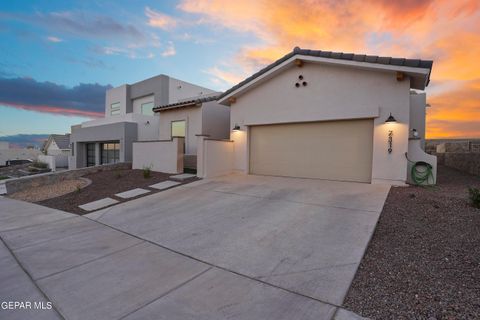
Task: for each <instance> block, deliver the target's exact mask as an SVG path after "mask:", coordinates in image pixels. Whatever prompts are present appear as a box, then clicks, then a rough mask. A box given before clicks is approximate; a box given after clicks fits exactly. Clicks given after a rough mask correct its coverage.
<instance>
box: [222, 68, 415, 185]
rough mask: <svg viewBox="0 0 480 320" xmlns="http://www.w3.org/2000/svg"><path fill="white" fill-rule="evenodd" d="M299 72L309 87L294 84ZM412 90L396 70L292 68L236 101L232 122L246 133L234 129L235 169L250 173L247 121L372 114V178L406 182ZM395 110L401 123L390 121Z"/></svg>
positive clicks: (299, 120) (357, 117)
mask: <svg viewBox="0 0 480 320" xmlns="http://www.w3.org/2000/svg"><path fill="white" fill-rule="evenodd" d="M299 75H302V76H303V78H304V79H303V80H302V81H306V82H307V83H308V85H307V86H300V87H299V88H296V87H295V83H296V82H297V81H298V76H299ZM409 90H410V84H409V80H408V78H407V79H406V80H404V81H400V82H399V81H397V80H396V76H395V73H394V72H383V71H369V70H362V69H357V68H352V67H345V66H333V65H322V64H314V63H305V64H304V65H303V67H301V68H298V67H295V66H293V67H291V68H289V69H287V70H285V71H283V72H282V73H280V74H277V75H276V76H275V77H273V78H271V79H270V80H268V81H266V82H264V83H262V84H260V85H258V86H257V87H255V88H253V89H251V90H250V91H247V92H246V93H245V94H243V95H241V96H239V97H237V101H236V103H234V104H232V106H231V120H230V126H231V127H233V126H234V125H235V124H238V125H240V126H241V131H239V132H232V133H231V139H232V140H234V141H235V147H234V167H235V169H237V170H241V171H243V172H245V173H248V171H249V168H248V125H254V124H269V123H288V122H304V121H322V120H335V119H361V118H373V119H374V134H373V157H372V158H373V160H372V182H387V183H399V184H401V183H403V182H404V181H405V180H406V171H407V161H406V159H405V152H407V150H408V129H409V125H408V124H409V120H410V119H409V112H410V108H409V106H410V95H409ZM390 112H391V113H392V115H393V116H394V117H395V118H396V119H397V121H398V123H396V124H385V119H386V118H387V117H388V115H389V113H390ZM389 130H392V131H393V133H394V136H393V152H392V153H391V154H389V153H388V151H387V148H388V147H387V139H388V136H387V135H388V131H389ZM325 151H326V152H328V150H325ZM299 156H302V155H299Z"/></svg>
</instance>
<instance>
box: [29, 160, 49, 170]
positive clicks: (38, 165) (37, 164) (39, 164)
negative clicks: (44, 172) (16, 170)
mask: <svg viewBox="0 0 480 320" xmlns="http://www.w3.org/2000/svg"><path fill="white" fill-rule="evenodd" d="M32 166H33V167H35V168H39V169H47V168H48V164H47V163H46V162H42V161H38V160H35V161H33V162H32Z"/></svg>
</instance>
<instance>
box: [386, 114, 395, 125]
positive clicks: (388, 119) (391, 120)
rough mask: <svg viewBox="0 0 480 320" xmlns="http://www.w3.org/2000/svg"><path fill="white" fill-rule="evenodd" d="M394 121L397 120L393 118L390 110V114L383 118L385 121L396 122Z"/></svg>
mask: <svg viewBox="0 0 480 320" xmlns="http://www.w3.org/2000/svg"><path fill="white" fill-rule="evenodd" d="M396 122H397V119H395V118H394V117H393V116H392V113H391V112H390V115H389V116H388V118H387V120H385V123H396Z"/></svg>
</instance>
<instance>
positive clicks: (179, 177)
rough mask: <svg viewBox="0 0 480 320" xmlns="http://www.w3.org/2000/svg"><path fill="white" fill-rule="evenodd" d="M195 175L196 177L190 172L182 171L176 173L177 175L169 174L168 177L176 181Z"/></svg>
mask: <svg viewBox="0 0 480 320" xmlns="http://www.w3.org/2000/svg"><path fill="white" fill-rule="evenodd" d="M195 177H196V175H194V174H191V173H182V174H177V175H174V176H170V177H169V179H171V180H177V181H183V180H187V179H190V178H195Z"/></svg>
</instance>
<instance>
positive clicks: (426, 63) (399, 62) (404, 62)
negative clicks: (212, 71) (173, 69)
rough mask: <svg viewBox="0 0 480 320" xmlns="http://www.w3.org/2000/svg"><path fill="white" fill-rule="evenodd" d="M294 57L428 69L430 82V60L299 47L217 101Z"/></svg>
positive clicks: (431, 63) (229, 90)
mask: <svg viewBox="0 0 480 320" xmlns="http://www.w3.org/2000/svg"><path fill="white" fill-rule="evenodd" d="M296 55H302V56H310V57H318V58H327V59H337V60H350V61H354V62H365V63H373V64H380V65H390V66H399V67H411V68H422V69H429V73H428V78H427V81H426V85H428V82H429V81H430V73H431V70H432V65H433V61H432V60H421V59H406V58H392V57H381V56H371V55H365V54H354V53H345V52H332V51H322V50H310V49H301V48H299V47H295V48H294V49H293V51H292V52H290V53H288V54H286V55H285V56H283V57H282V58H280V59H278V60H277V61H275V62H273V63H272V64H270V65H268V66H266V67H265V68H263V69H261V70H260V71H258V72H256V73H254V74H253V75H251V76H250V77H248V78H246V79H245V80H243V81H242V82H240V83H238V84H237V85H235V86H233V87H232V88H230V89H228V90H227V91H225V92H224V93H223V94H221V95H220V96H219V97H218V99H219V100H220V99H222V98H224V97H226V96H228V95H229V94H230V93H232V92H234V91H235V90H237V89H239V88H241V87H243V86H244V85H246V84H247V83H249V82H251V81H253V80H254V79H256V78H258V77H260V76H261V75H263V74H265V73H267V72H268V71H270V70H272V69H273V68H275V67H277V66H279V65H281V64H282V63H284V62H285V61H287V60H289V59H290V58H292V57H294V56H296Z"/></svg>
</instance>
